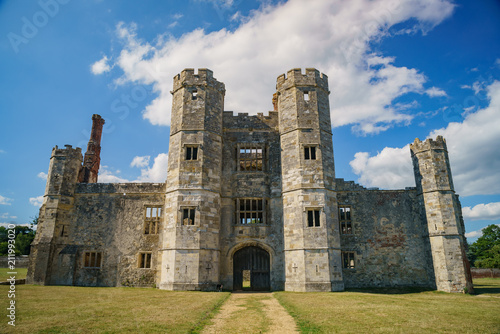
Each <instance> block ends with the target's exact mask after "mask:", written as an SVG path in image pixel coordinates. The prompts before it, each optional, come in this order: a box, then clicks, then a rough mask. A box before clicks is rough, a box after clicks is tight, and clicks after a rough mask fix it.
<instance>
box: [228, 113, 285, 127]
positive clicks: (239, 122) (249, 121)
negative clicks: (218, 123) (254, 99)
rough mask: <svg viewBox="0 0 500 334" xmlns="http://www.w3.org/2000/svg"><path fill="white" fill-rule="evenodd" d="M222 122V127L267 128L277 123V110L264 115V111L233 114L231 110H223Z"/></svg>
mask: <svg viewBox="0 0 500 334" xmlns="http://www.w3.org/2000/svg"><path fill="white" fill-rule="evenodd" d="M223 122H224V129H241V130H264V129H265V130H269V129H271V128H275V127H276V126H277V125H278V112H276V111H270V112H269V115H264V113H257V115H248V113H238V114H236V115H234V114H233V112H232V111H224V115H223Z"/></svg>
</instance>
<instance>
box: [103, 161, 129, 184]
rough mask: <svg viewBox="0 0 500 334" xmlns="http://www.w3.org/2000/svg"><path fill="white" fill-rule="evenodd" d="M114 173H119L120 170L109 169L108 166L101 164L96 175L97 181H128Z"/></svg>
mask: <svg viewBox="0 0 500 334" xmlns="http://www.w3.org/2000/svg"><path fill="white" fill-rule="evenodd" d="M115 174H120V171H119V170H117V171H114V172H113V171H111V170H110V169H109V167H108V166H105V165H103V166H101V168H100V170H99V175H98V177H97V182H99V183H127V182H130V181H129V180H127V179H124V178H121V177H119V176H117V175H115Z"/></svg>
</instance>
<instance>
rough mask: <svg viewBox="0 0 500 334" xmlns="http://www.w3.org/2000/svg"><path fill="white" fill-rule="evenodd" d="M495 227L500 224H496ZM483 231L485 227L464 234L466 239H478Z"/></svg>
mask: <svg viewBox="0 0 500 334" xmlns="http://www.w3.org/2000/svg"><path fill="white" fill-rule="evenodd" d="M497 225H498V226H500V224H497ZM484 229H485V227H483V228H482V229H480V230H477V231H471V232H468V233H465V237H466V238H479V237H480V236H482V235H483V230H484Z"/></svg>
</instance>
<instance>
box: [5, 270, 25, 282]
mask: <svg viewBox="0 0 500 334" xmlns="http://www.w3.org/2000/svg"><path fill="white" fill-rule="evenodd" d="M27 271H28V268H16V270H14V272H17V274H16V275H15V276H16V279H25V278H26V272H27ZM8 272H11V270H10V269H7V268H0V282H5V281H6V280H7V278H9V277H10V276H11V275H9V274H7V273H8Z"/></svg>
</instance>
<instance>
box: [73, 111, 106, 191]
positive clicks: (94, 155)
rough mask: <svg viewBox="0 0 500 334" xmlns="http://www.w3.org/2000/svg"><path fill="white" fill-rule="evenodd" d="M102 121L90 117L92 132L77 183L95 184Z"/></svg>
mask: <svg viewBox="0 0 500 334" xmlns="http://www.w3.org/2000/svg"><path fill="white" fill-rule="evenodd" d="M103 125H104V119H103V118H102V117H101V116H99V115H97V114H94V115H92V132H91V133H90V140H89V144H88V145H87V152H85V157H84V159H83V166H82V168H81V169H80V174H79V175H78V182H81V183H97V174H98V173H99V166H100V164H101V136H102V126H103Z"/></svg>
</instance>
